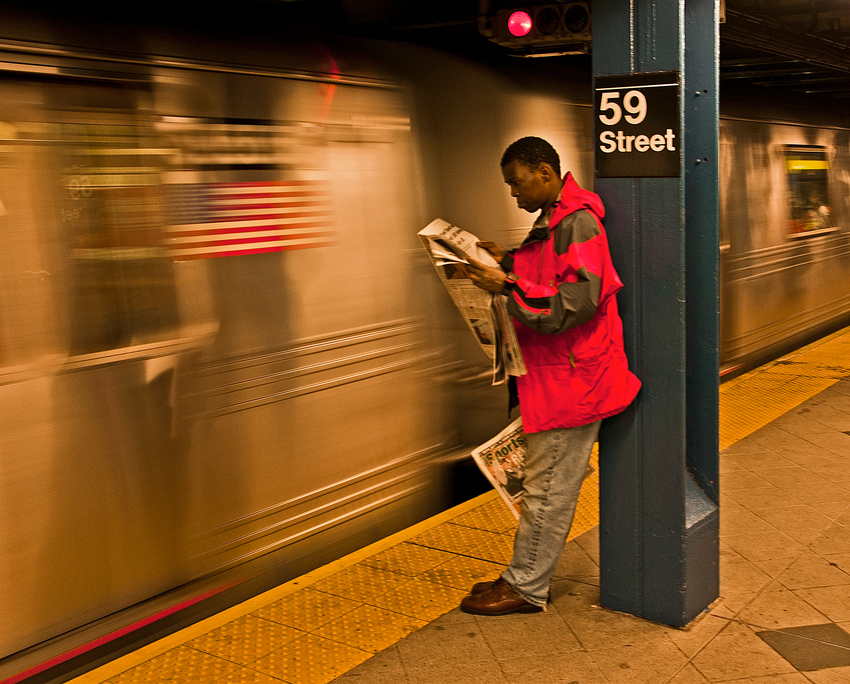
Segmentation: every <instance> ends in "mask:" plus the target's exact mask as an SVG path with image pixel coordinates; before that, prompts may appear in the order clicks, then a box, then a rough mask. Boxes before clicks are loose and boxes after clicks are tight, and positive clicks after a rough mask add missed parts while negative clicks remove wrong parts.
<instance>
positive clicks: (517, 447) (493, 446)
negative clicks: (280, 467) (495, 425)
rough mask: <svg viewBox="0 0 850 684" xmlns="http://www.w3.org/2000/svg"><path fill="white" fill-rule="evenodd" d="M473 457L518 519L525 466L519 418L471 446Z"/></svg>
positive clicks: (523, 437)
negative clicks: (487, 439) (472, 447)
mask: <svg viewBox="0 0 850 684" xmlns="http://www.w3.org/2000/svg"><path fill="white" fill-rule="evenodd" d="M472 458H473V459H474V460H475V463H476V464H477V465H478V467H479V468H480V469H481V472H482V473H484V475H485V477H486V478H487V479H488V480H489V481H490V484H492V485H493V487H494V488H495V489H496V491H497V492H498V493H499V496H501V497H502V500H503V501H504V502H505V503H506V504H507V505H508V508H509V509H510V511H511V513H513V514H514V517H516V519H517V520H519V513H520V510H521V509H522V480H523V475H522V473H523V467H524V465H525V435H524V434H523V431H522V418H517V419H516V420H515V421H514V422H513V423H511V424H510V425H508V427H506V428H505V429H504V430H502V431H501V432H500V433H499V434H498V435H496V436H495V437H494V438H493V439H491V440H490V441H489V442H485V443H484V444H482V445H481V446H480V447H478V448H477V449H473V451H472Z"/></svg>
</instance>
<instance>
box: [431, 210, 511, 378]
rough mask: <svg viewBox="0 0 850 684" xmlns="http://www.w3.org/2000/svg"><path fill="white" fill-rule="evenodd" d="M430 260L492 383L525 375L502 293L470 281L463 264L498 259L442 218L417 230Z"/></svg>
mask: <svg viewBox="0 0 850 684" xmlns="http://www.w3.org/2000/svg"><path fill="white" fill-rule="evenodd" d="M419 237H420V238H421V239H422V244H423V246H424V247H425V250H426V252H427V253H428V256H429V257H430V259H431V263H433V264H434V268H435V269H437V274H438V275H439V276H440V279H441V280H442V281H443V284H444V285H445V286H446V289H447V290H448V292H449V295H450V296H451V298H452V301H454V303H455V306H457V308H458V311H460V313H461V315H462V316H463V318H464V320H465V321H466V323H467V325H468V326H469V329H470V330H471V331H472V332H473V334H474V335H475V338H476V339H477V340H478V344H479V346H480V347H481V349H482V350H483V351H484V353H485V354H486V356H487V358H488V359H489V360H490V365H491V366H492V368H493V384H494V385H499V384H501V383H503V382H504V381H505V380H506V379H507V376H508V375H525V373H526V370H525V364H524V363H523V360H522V354H521V353H520V350H519V343H518V342H517V339H516V331H515V330H514V326H513V322H512V321H511V318H510V315H509V314H508V310H507V307H506V306H505V301H504V297H502V296H501V295H498V294H495V293H493V292H487V291H485V290H482V289H480V288H478V287H476V286H475V285H473V284H472V281H471V280H470V279H469V275H468V271H467V269H466V266H467V265H468V264H469V262H468V261H467V259H468V258H469V257H471V258H473V259H475V260H476V261H479V262H481V263H482V264H485V265H487V266H493V267H498V265H499V264H498V262H497V261H496V260H495V259H494V258H493V257H492V255H491V254H490V253H489V252H488V251H487V250H484V249H482V248H481V247H479V246H478V245H477V243H478V238H477V237H476V236H475V235H473V234H472V233H468V232H466V231H465V230H461V229H460V228H458V227H457V226H453V225H451V224H450V223H447V222H446V221H443V220H442V219H435V220H433V221H431V223H429V224H428V225H427V226H425V228H423V229H422V230H420V231H419Z"/></svg>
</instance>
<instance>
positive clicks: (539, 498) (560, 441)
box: [502, 421, 602, 606]
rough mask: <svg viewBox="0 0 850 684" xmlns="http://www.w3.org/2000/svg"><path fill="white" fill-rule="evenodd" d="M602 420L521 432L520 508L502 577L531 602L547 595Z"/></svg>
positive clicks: (543, 599) (542, 603) (538, 603)
mask: <svg viewBox="0 0 850 684" xmlns="http://www.w3.org/2000/svg"><path fill="white" fill-rule="evenodd" d="M601 422H602V421H596V422H595V423H590V424H589V425H582V426H580V427H575V428H558V429H554V430H546V431H545V432H536V433H530V434H527V435H526V436H525V437H526V449H527V450H526V457H525V479H524V480H523V489H524V490H525V491H524V494H523V504H522V513H521V514H520V519H519V527H518V528H517V532H516V536H515V537H514V553H513V558H512V559H511V564H510V565H509V566H508V568H507V569H506V570H505V571H504V572H503V573H502V578H503V579H504V580H505V581H506V582H507V583H508V584H509V585H510V586H511V587H512V588H513V589H514V591H516V592H517V593H518V594H519V595H520V596H521V597H522V598H523V599H525V600H526V601H528V602H529V603H532V604H534V605H536V606H545V605H546V602H547V600H548V597H549V583H550V581H551V579H552V575H553V574H554V573H555V568H556V567H557V565H558V560H559V559H560V557H561V552H562V551H563V549H564V544H565V543H566V540H567V535H568V534H569V532H570V526H571V525H572V522H573V516H574V515H575V510H576V503H577V502H578V495H579V492H580V491H581V485H582V482H583V481H584V475H585V473H586V471H587V464H588V461H589V460H590V454H591V451H592V450H593V444H594V442H595V441H596V437H597V435H598V434H599V425H600V424H601Z"/></svg>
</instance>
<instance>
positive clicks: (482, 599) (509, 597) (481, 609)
mask: <svg viewBox="0 0 850 684" xmlns="http://www.w3.org/2000/svg"><path fill="white" fill-rule="evenodd" d="M481 584H483V582H482V583H481ZM473 588H474V587H473ZM460 609H461V610H462V611H463V612H464V613H472V614H473V615H509V614H510V613H539V612H540V611H541V610H543V609H542V608H541V607H540V606H535V605H534V604H533V603H529V602H528V601H526V600H525V599H524V598H522V597H521V596H520V595H519V594H517V593H516V592H515V591H514V590H513V589H512V588H511V585H510V584H508V583H507V582H505V580H503V579H502V578H501V577H500V578H499V579H497V580H496V581H495V582H493V586H491V587H490V588H489V589H486V590H484V591H482V592H481V593H478V594H470V595H469V596H467V597H466V598H465V599H463V601H461V602H460Z"/></svg>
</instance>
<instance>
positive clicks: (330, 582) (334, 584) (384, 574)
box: [313, 565, 409, 603]
mask: <svg viewBox="0 0 850 684" xmlns="http://www.w3.org/2000/svg"><path fill="white" fill-rule="evenodd" d="M408 579H409V578H408V577H407V576H406V575H400V574H398V573H397V572H389V571H388V570H380V569H379V568H370V567H369V566H368V565H352V566H351V567H348V568H346V569H345V570H340V571H339V572H337V573H335V574H333V575H331V576H330V577H326V578H325V579H323V580H321V581H319V582H316V584H314V585H313V589H315V590H316V591H324V592H326V593H328V594H334V595H335V596H342V597H343V598H347V599H351V600H352V601H360V602H363V603H368V602H369V601H371V600H372V599H374V598H375V597H376V596H380V595H381V594H386V593H387V592H388V591H390V590H391V589H394V588H395V587H397V586H399V585H400V584H404V583H405V582H407V580H408Z"/></svg>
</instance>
